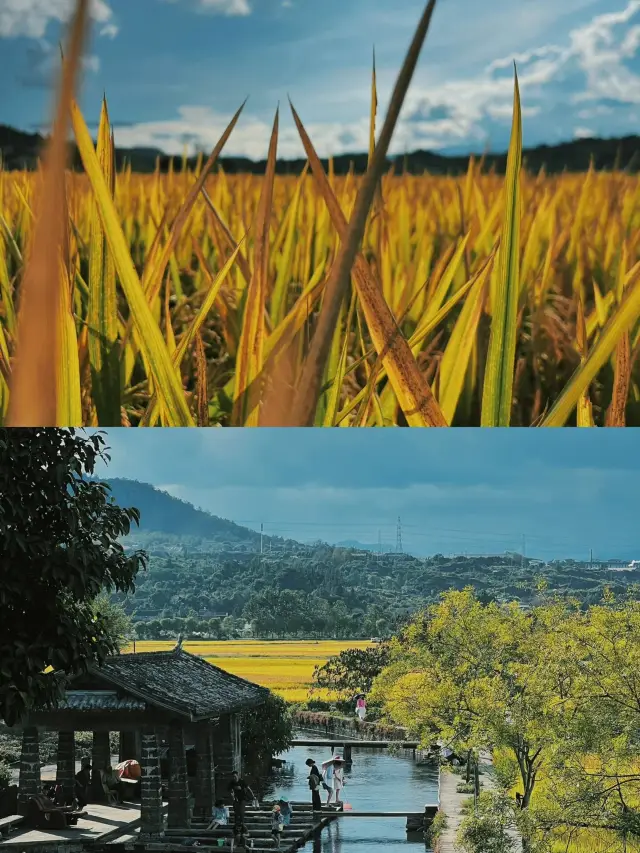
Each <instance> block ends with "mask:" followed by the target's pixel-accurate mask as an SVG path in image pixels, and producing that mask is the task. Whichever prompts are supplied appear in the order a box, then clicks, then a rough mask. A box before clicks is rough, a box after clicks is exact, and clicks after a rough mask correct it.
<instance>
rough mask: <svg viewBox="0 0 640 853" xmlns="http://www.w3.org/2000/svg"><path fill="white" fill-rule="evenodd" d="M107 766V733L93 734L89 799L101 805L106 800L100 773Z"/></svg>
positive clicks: (109, 749)
mask: <svg viewBox="0 0 640 853" xmlns="http://www.w3.org/2000/svg"><path fill="white" fill-rule="evenodd" d="M109 764H111V746H110V744H109V732H94V733H93V749H92V750H91V768H92V769H91V799H92V800H93V801H94V802H96V803H102V802H104V801H105V800H106V799H107V798H106V795H105V793H104V788H103V787H102V780H101V778H100V771H101V770H106V769H107V767H108V766H109Z"/></svg>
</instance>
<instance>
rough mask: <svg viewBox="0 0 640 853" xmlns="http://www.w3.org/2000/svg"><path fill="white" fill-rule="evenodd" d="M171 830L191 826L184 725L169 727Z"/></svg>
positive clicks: (176, 723) (177, 724) (176, 724)
mask: <svg viewBox="0 0 640 853" xmlns="http://www.w3.org/2000/svg"><path fill="white" fill-rule="evenodd" d="M168 825H169V829H183V828H188V827H189V826H190V825H191V815H190V813H189V784H188V781H187V757H186V753H185V750H184V730H183V728H182V723H180V722H174V723H171V725H170V726H169V821H168Z"/></svg>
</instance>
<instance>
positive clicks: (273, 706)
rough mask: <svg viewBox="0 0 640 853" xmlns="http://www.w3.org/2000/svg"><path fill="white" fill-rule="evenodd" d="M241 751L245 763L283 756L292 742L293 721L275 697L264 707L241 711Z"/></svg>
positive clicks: (285, 705)
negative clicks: (245, 760) (245, 758)
mask: <svg viewBox="0 0 640 853" xmlns="http://www.w3.org/2000/svg"><path fill="white" fill-rule="evenodd" d="M241 726H242V750H243V753H244V754H245V756H246V757H247V758H248V759H249V760H256V759H260V758H262V757H271V756H274V755H279V754H280V753H281V752H286V750H287V749H289V747H290V746H291V741H292V740H293V718H292V716H291V713H290V712H289V710H288V708H287V703H286V702H285V700H284V699H282V698H281V697H280V696H276V695H275V693H271V694H270V695H269V698H268V700H267V701H266V702H265V704H264V705H260V706H259V707H257V708H253V709H251V710H250V711H245V712H244V713H243V714H242V718H241Z"/></svg>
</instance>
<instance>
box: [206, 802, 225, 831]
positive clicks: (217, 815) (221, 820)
mask: <svg viewBox="0 0 640 853" xmlns="http://www.w3.org/2000/svg"><path fill="white" fill-rule="evenodd" d="M228 825H229V809H228V808H227V807H226V806H225V804H224V802H223V801H222V800H216V801H215V804H214V806H213V811H212V812H211V822H210V823H209V826H208V827H207V829H217V828H218V827H219V826H228Z"/></svg>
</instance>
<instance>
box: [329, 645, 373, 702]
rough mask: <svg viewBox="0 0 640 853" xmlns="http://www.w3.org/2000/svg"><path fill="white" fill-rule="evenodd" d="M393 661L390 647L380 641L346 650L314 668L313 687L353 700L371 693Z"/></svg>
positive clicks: (340, 697)
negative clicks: (377, 680) (377, 678)
mask: <svg viewBox="0 0 640 853" xmlns="http://www.w3.org/2000/svg"><path fill="white" fill-rule="evenodd" d="M388 662H389V647H388V646H387V645H386V644H384V643H380V644H378V645H376V646H372V647H371V648H368V649H345V650H344V651H342V652H340V654H339V655H335V656H334V657H332V658H329V660H328V661H327V662H326V663H325V664H323V665H322V666H316V668H315V669H314V671H313V686H314V687H320V688H326V689H328V690H331V691H332V692H333V693H336V694H337V696H338V698H339V699H341V700H349V699H351V698H352V697H353V696H354V695H355V694H357V693H369V691H370V690H371V686H372V684H373V682H374V679H375V678H376V677H377V676H378V675H380V673H381V672H382V669H383V668H384V667H385V666H386V664H387V663H388Z"/></svg>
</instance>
